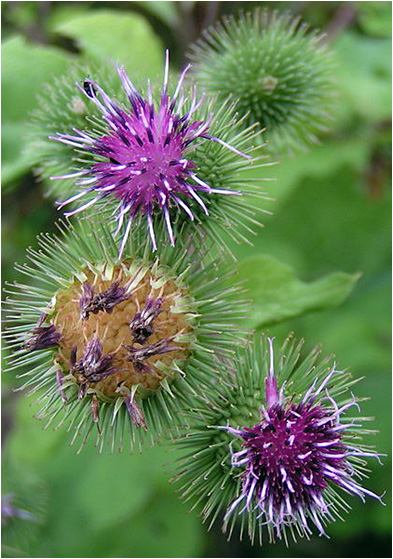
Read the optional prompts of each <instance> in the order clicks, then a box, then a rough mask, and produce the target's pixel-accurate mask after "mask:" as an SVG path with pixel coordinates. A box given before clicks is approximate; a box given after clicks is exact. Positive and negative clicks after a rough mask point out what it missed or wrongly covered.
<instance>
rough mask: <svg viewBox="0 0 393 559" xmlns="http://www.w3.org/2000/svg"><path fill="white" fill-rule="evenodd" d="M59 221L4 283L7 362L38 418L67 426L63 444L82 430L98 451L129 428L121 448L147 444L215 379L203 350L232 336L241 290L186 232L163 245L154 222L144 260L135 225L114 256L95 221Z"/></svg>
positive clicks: (224, 350)
mask: <svg viewBox="0 0 393 559" xmlns="http://www.w3.org/2000/svg"><path fill="white" fill-rule="evenodd" d="M59 227H60V230H61V234H60V236H55V237H52V236H50V235H42V236H41V237H40V239H39V245H40V249H39V250H38V251H37V250H32V249H30V250H29V251H28V258H29V260H30V262H31V263H30V264H26V265H24V266H20V267H19V268H18V269H19V270H20V272H22V274H24V275H25V276H27V277H28V282H27V283H23V284H22V283H17V284H15V286H14V288H11V291H10V292H11V293H12V297H11V299H10V300H9V305H10V306H11V308H12V313H11V315H10V320H11V321H12V327H11V328H10V329H9V331H8V338H9V340H10V344H11V348H12V352H13V355H12V365H11V369H15V370H16V371H17V373H18V375H19V376H20V377H22V378H23V379H24V385H23V387H22V388H27V389H28V390H29V391H30V392H32V393H33V392H37V391H38V392H39V398H38V401H39V402H40V403H41V404H42V409H41V411H40V412H39V414H38V418H46V419H47V425H50V424H51V425H55V422H58V424H60V425H64V424H65V425H68V429H69V430H74V436H73V442H74V441H79V442H80V443H81V445H83V444H84V443H85V442H86V441H87V439H88V438H89V437H90V434H91V433H92V432H93V433H94V432H95V433H96V435H97V445H98V446H99V448H100V450H102V449H103V448H105V445H106V443H107V442H108V443H109V446H110V448H111V449H112V451H113V449H114V448H115V447H116V446H119V447H120V448H122V447H123V444H124V443H123V440H124V438H125V436H127V434H128V435H129V440H130V444H129V447H130V449H131V450H132V449H133V448H134V445H135V443H136V442H137V443H139V446H140V445H141V443H142V442H144V441H145V440H146V439H149V440H150V442H153V441H154V440H155V439H156V438H157V436H159V435H162V434H163V433H164V434H165V433H166V431H167V430H168V428H169V427H171V428H174V427H175V430H176V426H177V425H178V424H180V423H181V422H182V414H181V409H183V408H190V406H191V405H192V401H193V397H194V394H195V393H197V392H198V393H201V391H202V392H204V391H205V390H204V389H203V387H206V386H209V385H210V384H211V383H212V382H216V381H217V379H218V377H219V370H218V368H217V367H216V368H214V367H213V365H214V362H212V357H211V356H212V355H214V354H217V355H221V356H225V355H228V354H229V353H230V352H231V351H232V347H233V345H234V344H239V343H241V340H240V339H239V336H240V335H241V331H239V329H238V328H237V327H236V318H237V317H238V316H239V314H240V315H241V314H243V312H244V303H243V302H242V300H241V299H239V297H237V300H234V299H233V295H234V294H235V298H236V294H238V293H239V288H238V287H236V286H231V285H230V282H228V277H229V275H231V274H230V272H229V271H228V270H226V267H225V265H224V264H223V262H220V261H219V260H218V261H211V260H209V262H207V261H206V258H204V256H205V255H206V254H207V253H208V252H209V248H208V247H207V246H206V249H205V250H203V249H198V250H196V247H195V243H196V242H197V241H196V240H195V238H194V239H193V240H192V239H190V240H189V242H188V244H187V246H188V247H189V248H188V249H187V250H186V249H184V248H181V247H180V245H179V246H178V247H176V248H172V247H168V246H167V245H166V244H165V242H164V238H165V232H164V231H163V229H161V230H160V229H157V231H156V234H157V239H158V241H159V242H160V246H162V247H163V248H162V250H160V255H159V256H154V255H153V254H152V253H151V250H150V247H149V241H148V238H147V236H146V233H145V232H144V230H143V228H137V229H135V231H134V234H133V235H132V237H129V239H128V241H127V244H126V246H125V249H124V252H123V256H122V257H121V258H119V257H118V256H117V253H118V251H117V246H116V243H115V242H114V240H113V237H112V234H111V230H110V228H109V227H108V225H107V224H106V223H105V222H104V223H101V222H100V221H99V220H97V219H96V220H94V219H89V220H81V221H80V223H79V224H78V225H77V226H75V227H72V226H70V225H69V224H60V226H59ZM192 243H194V246H193V245H192Z"/></svg>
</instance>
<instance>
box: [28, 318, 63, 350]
mask: <svg viewBox="0 0 393 559" xmlns="http://www.w3.org/2000/svg"><path fill="white" fill-rule="evenodd" d="M47 317H48V315H47V314H46V313H42V314H41V316H40V318H39V320H38V322H37V326H36V327H35V328H33V330H32V331H31V333H30V334H31V335H30V338H29V339H27V340H26V341H25V342H24V344H23V345H22V349H24V350H26V351H36V350H39V349H47V348H49V347H53V346H56V345H58V343H59V342H60V339H61V334H60V332H58V331H57V330H56V326H54V324H51V325H50V326H42V324H43V323H44V322H45V320H46V319H47Z"/></svg>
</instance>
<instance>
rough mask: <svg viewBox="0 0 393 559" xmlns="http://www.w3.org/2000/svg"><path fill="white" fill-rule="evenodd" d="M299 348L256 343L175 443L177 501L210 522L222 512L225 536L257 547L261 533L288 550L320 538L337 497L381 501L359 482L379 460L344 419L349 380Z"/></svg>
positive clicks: (340, 502)
mask: <svg viewBox="0 0 393 559" xmlns="http://www.w3.org/2000/svg"><path fill="white" fill-rule="evenodd" d="M301 345H302V344H301V343H300V344H297V343H296V342H295V341H293V340H290V339H288V340H287V341H286V342H285V343H284V346H283V347H282V348H281V350H279V351H277V350H276V352H273V341H272V340H270V339H266V338H264V337H263V338H259V337H256V338H255V340H254V343H253V344H252V345H250V346H249V347H248V348H247V349H246V351H240V352H239V354H238V356H237V360H236V363H234V362H232V363H230V362H229V363H228V364H227V366H226V375H225V372H223V380H224V383H223V384H222V385H221V391H220V393H219V394H217V395H216V396H214V395H213V394H212V395H211V397H212V400H211V402H210V404H208V405H206V404H204V403H203V402H201V403H200V405H199V406H198V408H197V410H196V411H197V412H198V415H197V416H196V415H194V416H193V425H192V427H191V429H189V430H188V431H187V433H186V434H184V437H183V438H180V439H179V440H178V444H179V448H180V450H181V449H183V450H186V451H187V452H186V454H185V455H184V456H183V458H181V459H180V467H179V471H178V474H177V476H176V478H175V479H176V480H177V481H178V482H179V483H180V484H181V488H182V491H183V497H184V498H185V500H189V501H190V502H192V503H194V506H196V507H199V508H200V510H201V513H202V516H203V518H204V519H205V520H208V519H209V521H210V523H213V522H214V520H215V519H217V518H218V517H220V516H221V517H222V515H223V511H224V510H225V509H227V510H226V513H225V516H224V530H226V531H228V533H229V536H231V534H232V532H233V530H234V528H235V526H236V525H237V524H239V527H240V532H241V534H242V533H243V532H247V533H248V536H249V537H250V539H251V540H252V541H254V539H255V536H257V537H258V539H259V542H260V543H261V544H262V541H263V539H264V532H265V531H266V532H267V535H268V537H269V540H270V541H274V540H275V539H277V538H278V539H284V540H285V541H286V542H287V543H288V541H289V536H291V537H292V538H293V539H294V540H296V538H297V537H309V536H310V535H311V534H312V533H314V531H317V533H319V534H320V535H321V534H323V535H326V533H325V524H327V523H328V522H331V521H334V520H335V519H336V518H341V516H340V514H341V512H342V511H343V510H344V511H346V510H348V505H347V503H346V501H345V500H344V498H343V495H344V494H350V495H357V496H359V497H360V498H361V499H362V500H364V498H365V496H371V497H375V498H378V499H379V497H378V496H377V495H376V494H374V493H373V492H371V491H369V490H368V489H365V488H364V487H362V485H361V484H360V480H361V478H363V477H365V471H367V470H366V468H365V465H366V461H365V460H366V459H367V458H369V457H371V458H377V459H378V456H379V455H378V454H376V453H375V452H374V451H373V450H372V449H371V448H370V447H367V446H365V445H363V444H361V442H360V440H361V437H362V435H364V434H366V433H367V430H365V429H363V428H362V425H361V422H362V420H367V418H358V419H356V417H353V416H352V413H351V412H348V410H349V409H351V410H353V408H356V407H358V403H357V400H356V399H355V398H354V396H353V395H351V394H350V393H349V389H350V387H351V386H352V385H353V384H354V382H355V381H354V380H353V379H351V377H350V375H349V373H346V372H341V371H338V370H337V369H336V364H335V363H334V362H333V361H332V359H331V358H329V359H324V360H321V359H320V357H319V355H320V351H319V350H318V349H317V350H314V351H313V352H311V353H310V354H309V355H308V356H305V357H303V356H301V355H300V350H301ZM273 379H277V381H278V382H277V384H276V386H275V387H274V383H273V382H272V381H273ZM267 380H269V382H265V381H267ZM225 381H226V382H227V385H225ZM277 385H278V388H277ZM191 421H192V415H190V422H191Z"/></svg>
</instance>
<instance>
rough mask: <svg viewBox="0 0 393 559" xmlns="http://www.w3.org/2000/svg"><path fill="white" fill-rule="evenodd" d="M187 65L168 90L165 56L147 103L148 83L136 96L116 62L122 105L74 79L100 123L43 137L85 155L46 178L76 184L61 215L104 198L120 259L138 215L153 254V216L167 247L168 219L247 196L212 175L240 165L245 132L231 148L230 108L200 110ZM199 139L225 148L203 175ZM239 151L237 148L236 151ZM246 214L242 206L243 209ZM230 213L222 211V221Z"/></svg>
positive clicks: (171, 234) (248, 135) (198, 214)
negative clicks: (75, 165)
mask: <svg viewBox="0 0 393 559" xmlns="http://www.w3.org/2000/svg"><path fill="white" fill-rule="evenodd" d="M189 68H190V66H187V67H186V68H185V70H184V71H183V72H182V74H181V76H180V79H179V81H178V84H177V86H176V89H175V91H174V92H173V94H172V95H170V94H169V92H168V74H169V57H168V53H167V56H166V63H165V72H164V83H163V87H162V90H161V92H160V95H159V99H158V102H155V93H154V91H153V88H152V87H151V85H150V83H148V89H147V94H146V97H143V96H142V95H141V93H140V92H139V91H138V90H137V89H136V87H135V86H134V84H133V83H132V82H131V80H130V78H129V77H128V75H127V73H126V71H125V69H124V68H123V67H118V68H117V72H118V74H119V77H120V80H121V83H122V86H123V90H124V93H125V94H126V97H127V103H128V107H125V106H123V105H121V104H119V103H118V102H116V101H114V100H113V99H112V98H111V97H109V96H108V95H107V93H106V92H105V91H104V89H103V88H102V87H101V86H100V85H98V84H97V83H95V82H93V81H91V80H90V79H85V80H84V82H83V86H82V85H80V84H79V83H77V84H76V85H77V87H78V89H79V91H80V92H81V93H82V94H83V95H84V96H85V98H86V99H87V103H88V104H93V105H94V106H95V108H96V109H98V111H99V113H100V114H101V121H98V122H97V126H96V128H95V129H94V130H80V129H78V128H75V127H74V128H73V133H70V132H71V130H70V131H69V132H68V133H62V132H57V134H56V135H53V136H50V139H51V140H56V141H58V142H60V143H62V144H65V145H66V146H71V147H72V148H74V149H75V150H76V151H77V152H78V153H84V154H86V155H87V156H89V157H91V163H90V164H89V165H88V166H84V167H83V168H79V169H78V170H76V171H75V172H69V171H67V172H66V173H65V174H63V175H58V174H57V175H55V176H52V177H51V178H52V179H54V180H57V179H64V180H68V179H76V181H77V182H76V184H77V185H78V186H79V187H80V191H79V192H78V193H76V194H75V193H74V194H73V195H72V196H69V197H67V199H65V200H63V201H61V202H60V203H59V208H63V207H64V206H68V205H72V206H74V208H75V209H71V210H69V211H68V212H67V213H66V214H65V215H66V216H71V215H74V214H77V213H79V212H82V211H84V210H86V209H87V208H89V207H91V206H95V205H96V204H98V206H99V208H102V207H103V206H102V204H99V202H100V201H104V207H106V206H107V203H108V201H109V200H111V205H110V209H111V211H113V213H112V216H115V218H114V220H113V221H115V223H116V225H115V227H114V229H115V235H117V234H119V233H120V232H121V231H122V232H123V234H122V240H121V243H120V249H119V255H120V256H121V254H122V252H123V250H124V246H125V243H126V242H127V238H128V236H129V234H130V230H131V227H132V225H133V223H134V222H135V221H136V220H139V218H140V217H144V218H146V224H147V229H148V232H149V236H150V239H151V244H152V248H153V251H155V250H156V249H157V240H156V234H155V223H156V222H157V220H163V222H164V223H165V227H166V231H167V235H168V238H169V241H170V244H171V245H172V246H174V245H175V236H176V235H175V231H174V224H175V223H177V222H178V221H179V220H180V222H182V221H184V219H185V220H188V221H194V220H196V221H199V220H200V219H201V218H202V214H204V215H205V216H207V215H209V213H210V210H209V208H208V206H209V204H210V203H211V198H213V199H214V197H217V196H219V197H221V196H222V195H234V196H235V197H239V196H241V195H242V194H245V193H247V188H244V185H243V184H242V183H241V180H239V184H238V188H237V187H236V183H235V184H234V181H233V180H229V181H226V182H224V184H223V185H221V184H220V176H219V174H220V169H221V168H222V169H224V164H225V163H227V164H228V163H230V164H231V166H232V167H233V160H234V161H236V164H235V167H240V168H242V167H244V165H245V163H244V162H245V161H246V160H250V159H251V156H250V155H249V154H248V153H245V152H246V151H250V150H252V146H251V144H250V140H251V139H252V137H253V133H252V132H251V129H248V130H247V131H245V133H243V134H240V135H239V134H233V139H234V141H233V145H232V144H231V145H230V144H229V143H228V142H227V141H226V139H227V138H226V137H227V136H228V131H227V130H225V128H226V125H228V124H230V125H231V126H232V127H233V126H234V122H233V116H234V114H233V109H231V108H228V107H227V109H228V110H227V111H226V114H225V111H224V112H223V111H222V110H219V111H217V114H215V115H214V114H213V113H210V114H207V113H206V108H208V109H209V107H208V105H207V104H206V103H204V99H203V96H202V97H200V98H199V99H198V98H197V91H196V88H195V87H194V88H193V89H192V90H190V91H189V92H186V91H184V88H183V81H184V79H185V76H186V73H187V72H188V70H189ZM202 105H206V107H205V109H202ZM221 109H222V107H221ZM222 118H223V119H224V120H223V122H221V123H220V128H221V131H222V134H221V135H219V136H217V135H215V132H214V130H215V129H216V128H217V123H216V124H215V125H214V123H213V121H214V120H216V121H217V120H219V119H222ZM206 143H215V144H217V145H218V146H219V148H220V150H222V151H223V152H224V153H225V152H226V155H224V156H223V155H222V152H220V156H219V157H218V158H217V160H216V161H214V160H213V161H212V162H211V165H210V166H211V171H210V173H209V174H211V177H209V174H208V175H207V176H206V174H205V173H204V169H203V167H204V166H205V165H206V162H205V161H203V157H201V156H200V155H198V150H197V148H198V147H199V146H200V144H202V145H203V144H206ZM204 149H206V147H205V148H204ZM240 150H244V153H243V152H242V151H240ZM202 151H203V150H202ZM207 151H209V149H207ZM228 153H229V154H230V156H229V158H228ZM223 158H224V160H226V161H225V162H224V161H223V160H222V159H223ZM240 161H242V162H241V163H240ZM215 167H217V169H216V168H215ZM230 169H231V167H230ZM217 171H218V173H217ZM223 172H224V173H225V172H226V171H225V170H224V171H223ZM232 172H233V168H232V169H231V170H229V175H231V173H232ZM210 178H211V179H212V180H210ZM217 183H218V184H217ZM239 204H240V207H241V206H242V205H243V204H245V205H246V206H247V204H249V202H245V203H244V202H241V203H234V208H235V207H236V206H238V207H239ZM75 206H76V207H75ZM224 206H225V203H224ZM229 206H231V203H230V204H229ZM229 206H228V207H229ZM249 212H250V210H248V212H246V213H249ZM233 213H234V215H235V212H233ZM230 217H231V212H230V211H229V215H228V219H230ZM109 219H110V218H109Z"/></svg>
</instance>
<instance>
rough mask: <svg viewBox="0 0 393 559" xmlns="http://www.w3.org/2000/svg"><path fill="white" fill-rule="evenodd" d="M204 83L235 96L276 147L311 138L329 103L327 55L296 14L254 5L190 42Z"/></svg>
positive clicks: (209, 88)
mask: <svg viewBox="0 0 393 559" xmlns="http://www.w3.org/2000/svg"><path fill="white" fill-rule="evenodd" d="M190 58H191V60H192V61H193V62H195V71H194V73H195V77H196V80H197V82H198V83H201V84H202V85H203V86H204V88H205V90H206V91H208V92H211V93H217V94H219V96H220V98H221V99H222V100H223V99H226V98H227V97H228V95H231V96H232V98H233V99H236V100H237V101H238V105H237V107H238V110H239V113H240V114H241V115H247V118H246V121H245V122H246V123H247V124H248V125H250V124H254V123H256V122H257V123H259V125H260V126H261V127H262V128H266V135H264V137H265V136H266V138H267V139H268V142H269V144H270V147H271V148H272V150H273V151H275V152H276V153H277V152H279V151H280V150H282V149H285V150H288V149H289V150H293V149H297V148H298V147H299V145H305V144H310V143H312V142H315V141H316V135H317V134H318V133H319V132H320V131H321V130H326V124H327V120H328V119H329V116H330V113H331V107H332V90H333V88H332V82H333V80H332V72H331V68H332V55H331V53H330V52H329V50H328V49H327V47H326V44H324V43H323V37H322V35H319V34H318V33H317V32H314V31H309V30H308V26H307V24H305V23H301V20H300V17H293V16H291V15H290V14H288V13H287V14H285V13H284V14H279V13H278V12H276V11H269V10H267V9H256V10H255V11H254V12H252V13H247V14H242V15H241V16H240V17H232V16H229V17H225V18H224V19H223V20H222V21H221V22H219V23H218V24H217V25H215V26H213V27H212V28H210V29H208V30H207V31H205V32H204V33H203V35H202V38H201V39H199V41H198V42H197V43H196V44H195V45H194V46H193V47H192V48H191V52H190Z"/></svg>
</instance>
